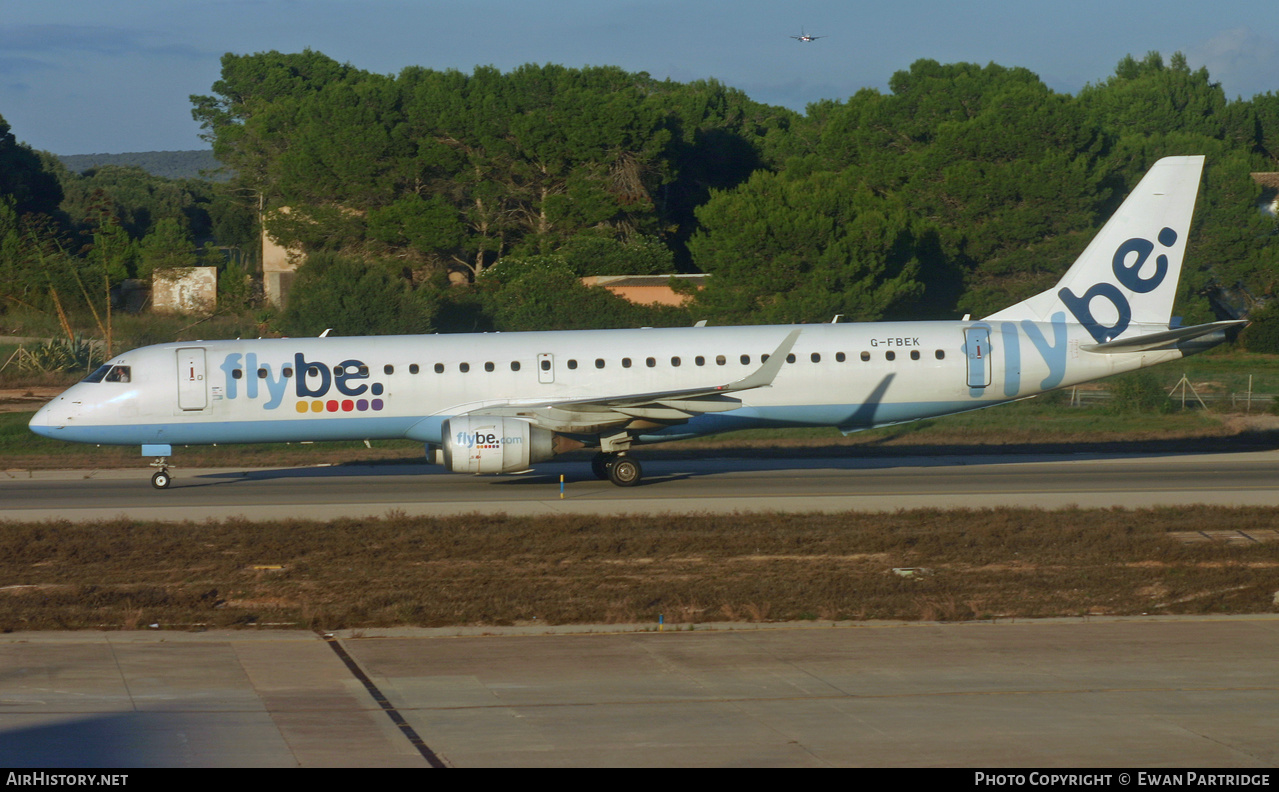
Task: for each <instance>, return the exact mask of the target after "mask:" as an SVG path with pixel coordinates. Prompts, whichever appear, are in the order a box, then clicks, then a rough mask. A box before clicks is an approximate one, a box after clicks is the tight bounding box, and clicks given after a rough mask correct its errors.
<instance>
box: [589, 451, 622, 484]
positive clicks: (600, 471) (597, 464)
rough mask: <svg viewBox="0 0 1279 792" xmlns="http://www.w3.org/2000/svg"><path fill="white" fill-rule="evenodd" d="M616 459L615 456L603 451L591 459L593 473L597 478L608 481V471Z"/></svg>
mask: <svg viewBox="0 0 1279 792" xmlns="http://www.w3.org/2000/svg"><path fill="white" fill-rule="evenodd" d="M615 459H617V456H616V455H615V454H605V453H604V452H603V451H601V452H599V453H598V454H596V455H595V456H593V457H591V472H592V473H594V474H595V478H597V479H599V480H600V481H608V469H609V468H610V467H612V466H613V460H615Z"/></svg>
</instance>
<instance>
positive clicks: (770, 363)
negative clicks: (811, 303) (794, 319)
mask: <svg viewBox="0 0 1279 792" xmlns="http://www.w3.org/2000/svg"><path fill="white" fill-rule="evenodd" d="M799 333H800V329H799V328H798V327H797V328H795V329H794V330H792V331H790V334H789V335H787V336H786V338H784V339H782V343H781V344H779V345H778V346H777V349H776V350H774V351H773V354H771V355H769V356H768V360H766V361H765V362H764V365H762V366H760V367H759V368H757V369H756V370H755V371H754V373H752V374H750V375H749V376H747V377H745V378H743V379H739V380H738V381H737V382H732V383H729V384H728V385H725V386H723V387H722V388H720V389H719V390H720V392H721V393H729V392H731V391H739V390H750V389H751V388H763V387H766V386H768V385H772V384H773V379H774V378H775V377H776V376H777V372H779V371H781V370H782V364H783V363H785V362H786V356H787V355H789V354H790V350H791V347H793V346H795V341H797V340H798V339H799Z"/></svg>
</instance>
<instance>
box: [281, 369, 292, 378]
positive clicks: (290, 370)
mask: <svg viewBox="0 0 1279 792" xmlns="http://www.w3.org/2000/svg"><path fill="white" fill-rule="evenodd" d="M283 371H284V376H285V377H292V376H293V367H292V366H285V367H284V369H283Z"/></svg>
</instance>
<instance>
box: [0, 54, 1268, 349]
mask: <svg viewBox="0 0 1279 792" xmlns="http://www.w3.org/2000/svg"><path fill="white" fill-rule="evenodd" d="M192 102H193V105H194V109H193V115H194V117H195V118H196V119H197V120H198V121H200V122H201V124H202V125H203V127H204V129H205V133H206V136H207V138H208V140H209V141H210V142H211V143H212V146H213V150H214V153H215V154H216V156H217V158H218V160H219V161H220V162H221V163H222V164H223V165H225V166H227V168H228V170H229V171H230V172H232V173H234V174H235V176H234V178H233V180H232V181H231V182H230V183H229V184H227V185H225V186H220V187H217V188H216V189H215V188H214V187H213V186H212V185H209V184H207V183H200V184H201V186H196V183H194V182H189V181H176V182H164V183H163V184H159V183H149V182H147V181H146V180H145V179H144V178H143V176H142V175H139V174H140V172H136V171H130V170H128V169H120V168H115V167H111V166H104V167H100V168H96V169H94V170H91V171H86V172H84V173H80V174H75V173H71V172H69V171H67V170H66V169H65V168H63V169H59V168H58V166H57V165H56V164H54V163H51V162H50V161H49V159H50V158H48V157H44V158H42V157H41V156H40V155H38V154H36V153H34V152H30V151H29V150H26V149H24V148H23V147H21V146H20V145H16V144H13V143H12V141H10V142H9V143H8V144H7V146H8V147H7V148H6V147H5V145H0V158H5V161H6V162H8V161H13V162H16V163H17V166H16V167H15V168H14V169H12V170H10V169H7V168H3V167H0V178H3V179H7V181H4V182H0V193H3V194H4V195H5V196H7V198H6V201H7V204H4V205H0V243H3V244H7V245H12V244H14V243H13V239H15V238H16V239H18V242H19V243H20V246H21V245H26V246H27V247H32V246H33V245H34V242H33V241H32V240H35V239H44V240H45V241H46V242H47V240H48V239H49V237H47V236H45V237H41V236H40V235H39V234H34V233H32V232H31V231H30V227H31V225H30V224H31V223H33V222H36V221H34V220H31V219H30V218H45V219H44V220H42V221H40V222H44V223H46V225H48V224H52V225H53V226H57V227H58V228H60V229H62V232H63V233H64V234H67V233H70V234H76V235H79V236H78V239H79V240H80V243H79V250H82V251H87V252H85V253H84V254H83V255H81V254H80V253H75V252H73V253H72V254H71V255H80V256H81V266H88V264H87V263H85V262H92V261H94V260H95V259H94V257H95V256H96V261H97V263H98V266H100V267H103V268H106V270H107V271H108V272H109V275H108V277H110V278H117V277H120V276H121V275H123V274H129V273H132V274H142V273H145V272H146V271H149V270H150V269H154V268H155V267H162V266H171V265H172V263H174V262H172V261H171V260H169V259H167V258H165V257H164V255H163V251H165V250H170V251H171V250H174V249H176V248H181V247H182V246H181V245H179V244H178V243H177V239H178V237H179V236H180V235H183V234H185V235H188V237H189V239H190V240H191V241H192V243H194V244H192V245H188V246H187V247H188V248H190V249H194V248H195V247H197V246H198V244H199V242H200V241H201V240H203V239H208V238H216V239H217V240H218V242H219V243H222V244H231V245H245V246H249V245H252V244H253V240H254V239H256V236H255V235H256V226H255V225H254V223H255V221H256V218H257V217H258V216H259V215H258V213H259V211H260V212H261V215H260V216H261V217H262V218H263V222H264V224H265V227H266V229H267V230H268V231H269V232H270V233H271V234H272V235H273V236H274V237H275V238H277V239H278V240H280V241H281V242H283V243H285V244H286V245H290V246H294V247H296V248H300V249H302V250H303V251H305V252H306V253H307V254H308V256H309V257H310V261H311V264H308V265H307V266H306V267H304V268H303V270H302V271H301V272H300V273H299V276H298V279H297V281H296V284H295V289H294V298H295V299H294V300H293V302H292V305H291V308H290V310H289V312H288V313H287V314H286V316H285V317H284V321H285V324H286V325H287V328H286V329H288V330H290V331H291V332H309V331H311V330H313V329H316V328H319V329H323V328H322V327H319V325H321V324H322V325H323V326H324V327H334V328H335V330H336V331H338V332H372V331H378V330H381V331H410V330H411V331H425V330H432V329H434V330H445V331H448V330H486V329H528V328H534V327H544V328H554V327H584V326H610V325H635V324H673V323H675V324H678V323H684V322H689V321H692V320H693V319H701V318H706V319H710V320H711V321H713V322H716V323H729V322H748V323H749V322H803V321H829V320H830V318H831V317H832V316H833V315H835V314H843V315H844V316H845V317H846V318H847V319H849V320H873V319H880V318H899V317H906V316H918V317H929V318H950V317H954V316H957V315H959V314H963V313H971V314H973V315H977V316H980V315H983V314H985V313H989V312H991V311H993V310H995V309H997V308H999V307H1002V306H1004V305H1007V304H1009V303H1011V302H1014V301H1016V300H1019V299H1022V298H1024V297H1026V296H1028V295H1030V294H1033V293H1035V292H1037V291H1039V290H1042V289H1044V288H1046V287H1048V286H1050V285H1051V284H1052V283H1053V282H1054V281H1055V279H1056V278H1057V277H1058V276H1059V275H1060V274H1061V272H1062V271H1063V270H1064V269H1065V267H1066V266H1068V265H1069V263H1070V262H1071V261H1072V260H1073V258H1074V257H1075V256H1076V255H1077V254H1078V253H1079V252H1080V251H1081V250H1082V249H1083V247H1084V245H1085V244H1086V243H1087V242H1088V240H1089V238H1090V237H1091V235H1092V233H1093V231H1094V230H1095V229H1096V228H1097V227H1098V226H1099V225H1100V224H1101V223H1102V222H1104V220H1105V219H1106V218H1107V217H1108V216H1109V214H1110V213H1111V212H1112V211H1113V210H1114V209H1115V207H1116V206H1117V205H1118V203H1119V202H1120V201H1121V200H1122V199H1123V197H1124V196H1125V195H1126V193H1127V192H1128V191H1129V190H1130V189H1131V188H1132V187H1133V186H1134V185H1135V184H1136V181H1137V180H1138V179H1139V178H1140V177H1141V176H1142V174H1143V173H1144V172H1145V170H1146V169H1147V168H1148V167H1149V166H1150V165H1151V164H1152V163H1153V162H1154V161H1155V160H1156V159H1158V158H1159V157H1162V156H1167V155H1173V154H1199V153H1201V154H1206V155H1207V158H1208V159H1207V161H1208V167H1207V171H1206V174H1205V180H1204V187H1203V191H1202V192H1201V197H1200V201H1199V208H1198V212H1197V215H1196V221H1195V226H1194V229H1193V231H1192V238H1191V240H1190V251H1189V256H1188V259H1187V260H1188V262H1189V268H1188V271H1187V272H1186V273H1185V274H1184V276H1183V279H1182V295H1181V300H1180V301H1179V306H1180V308H1181V309H1182V310H1183V311H1184V312H1185V313H1186V319H1187V321H1197V320H1204V319H1208V318H1210V317H1209V316H1208V303H1207V301H1206V300H1204V299H1203V298H1202V297H1200V296H1198V292H1199V290H1200V289H1201V288H1202V287H1203V285H1204V284H1205V283H1206V282H1207V280H1208V279H1209V278H1211V277H1215V278H1216V279H1217V280H1219V281H1221V282H1225V283H1232V282H1234V281H1236V280H1238V281H1242V282H1243V283H1245V284H1246V285H1247V286H1249V287H1250V288H1251V289H1252V290H1253V291H1254V292H1257V293H1266V292H1270V291H1273V286H1274V284H1273V280H1274V274H1275V273H1276V271H1279V270H1276V265H1277V264H1279V238H1277V237H1276V226H1275V221H1274V219H1273V218H1271V217H1268V216H1266V215H1263V214H1262V213H1260V212H1259V211H1257V208H1256V207H1257V203H1258V200H1259V198H1260V196H1261V188H1260V187H1258V185H1256V184H1255V183H1254V181H1253V180H1252V178H1251V176H1250V174H1251V173H1252V172H1254V171H1272V170H1279V95H1277V94H1274V93H1268V94H1264V95H1260V96H1256V97H1254V98H1252V99H1251V100H1243V99H1237V100H1234V101H1230V100H1227V98H1226V97H1225V95H1224V93H1223V92H1222V90H1221V88H1220V86H1219V85H1217V84H1216V83H1213V82H1212V81H1211V79H1210V77H1209V75H1208V73H1207V71H1206V70H1204V69H1199V70H1191V69H1190V68H1189V67H1188V65H1187V64H1186V61H1185V58H1184V57H1182V56H1181V55H1175V56H1173V57H1172V58H1170V59H1168V61H1166V62H1165V60H1164V59H1163V58H1162V57H1161V56H1159V55H1158V54H1157V53H1152V54H1150V55H1147V56H1146V57H1144V58H1142V59H1137V58H1133V57H1126V58H1124V59H1123V60H1122V61H1121V62H1120V63H1119V64H1118V66H1117V68H1116V70H1115V73H1114V74H1113V75H1111V76H1110V77H1108V78H1107V79H1106V80H1104V81H1102V82H1098V83H1095V84H1091V85H1088V86H1086V87H1085V88H1084V89H1082V90H1081V91H1079V93H1078V94H1077V95H1073V96H1072V95H1068V94H1061V93H1057V92H1054V91H1052V90H1051V89H1049V88H1048V87H1047V86H1045V85H1044V83H1043V82H1042V81H1041V80H1040V79H1039V78H1038V77H1037V76H1036V75H1035V74H1033V73H1031V72H1029V71H1027V70H1025V69H1020V68H1008V67H1003V66H998V65H995V64H990V65H987V66H978V65H975V64H968V63H955V64H940V63H937V62H935V61H930V60H920V61H917V62H916V63H914V64H912V65H911V66H910V68H909V69H906V70H903V71H899V72H897V73H896V74H894V75H893V76H892V78H891V80H890V82H889V90H888V91H887V92H881V91H878V90H870V89H867V90H863V91H859V92H858V93H857V94H855V95H853V96H851V97H849V98H847V99H845V100H840V101H835V100H831V101H823V102H819V103H816V104H813V105H810V106H809V108H808V110H807V112H806V113H804V114H799V113H795V112H793V111H790V110H786V109H783V108H777V107H771V106H768V105H763V104H760V103H757V102H753V101H751V100H750V99H749V98H748V97H747V96H745V95H744V94H743V93H741V92H740V91H736V90H734V89H732V88H729V87H727V86H724V85H722V84H720V83H717V82H715V81H713V80H707V81H696V82H691V83H675V82H672V81H670V80H656V79H653V78H652V77H651V76H649V75H648V74H645V73H642V72H640V73H630V72H626V71H624V70H621V69H618V68H615V67H591V68H581V69H575V68H568V67H564V66H558V65H553V64H547V65H541V66H538V65H527V66H524V67H521V68H518V69H515V70H513V71H511V72H507V73H502V72H499V71H498V70H496V69H493V68H490V67H480V68H477V69H475V70H474V71H473V72H472V73H470V74H466V73H462V72H458V71H435V70H430V69H424V68H420V67H411V68H408V69H405V70H403V71H402V72H400V73H399V74H397V75H380V74H373V73H370V72H366V71H363V70H360V69H358V68H356V67H354V66H352V65H350V64H342V63H338V62H337V61H334V60H333V59H331V58H329V57H327V56H325V55H323V54H321V53H318V52H314V51H305V52H302V53H295V54H281V53H277V52H268V53H258V54H253V55H235V54H228V55H226V56H224V58H223V61H222V74H221V79H219V80H218V81H217V82H215V83H214V85H213V86H212V91H211V93H210V94H209V95H204V96H193V97H192ZM2 131H3V132H4V133H5V134H6V135H7V134H8V130H7V127H6V128H4V129H3V130H2ZM8 137H9V138H11V137H12V136H11V135H10V136H8ZM4 164H5V163H4V162H0V165H4ZM5 205H7V206H8V209H5V208H4V206H5ZM6 212H8V214H5V213H6ZM59 213H61V215H60V214H59ZM6 218H8V219H7V220H6ZM23 218H28V219H26V220H24V219H23ZM6 223H7V224H8V225H6ZM23 223H27V224H28V225H27V227H28V231H27V232H26V235H25V236H23V235H21V234H19V235H18V237H14V236H13V235H12V234H10V235H9V236H8V237H6V236H4V235H5V234H6V233H7V232H6V231H5V230H4V229H6V228H10V229H12V228H15V227H21V226H22V224H23ZM117 229H118V230H117ZM112 234H115V237H112ZM149 236H150V237H152V239H151V241H150V243H148V242H147V239H148V237H149ZM6 239H8V240H9V241H8V242H4V240H6ZM46 246H47V245H46ZM6 249H7V248H6ZM5 255H6V256H7V255H8V254H5ZM35 258H36V259H38V258H39V257H38V256H36V257H35ZM27 259H28V260H35V259H33V258H32V256H31V255H27ZM5 266H7V265H5ZM698 271H700V272H707V273H711V274H712V275H713V276H714V277H712V278H710V279H709V282H708V284H707V285H706V286H705V288H703V289H702V290H701V291H698V292H697V293H696V294H695V295H694V302H693V303H692V305H691V307H689V308H688V309H685V310H660V311H659V310H656V309H644V308H638V307H635V306H630V305H628V304H625V303H623V302H622V301H620V300H618V299H616V298H612V297H611V296H609V295H606V294H605V293H603V292H602V291H601V290H598V289H587V288H585V287H582V286H581V285H580V283H579V281H578V278H580V277H581V276H583V275H591V274H640V273H648V274H661V273H674V272H698ZM450 276H451V278H452V283H453V284H454V285H452V286H450V285H449V283H450ZM29 280H30V281H31V283H33V284H37V290H38V283H39V279H38V278H32V279H29ZM459 281H461V282H462V283H463V284H464V285H456V284H457V283H458V282H459ZM28 296H30V297H32V299H35V296H34V295H28ZM338 306H340V307H341V308H340V310H339V309H338ZM342 322H346V323H347V324H348V325H349V327H342V326H341V323H342ZM313 325H314V326H315V327H313Z"/></svg>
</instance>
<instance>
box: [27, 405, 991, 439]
mask: <svg viewBox="0 0 1279 792" xmlns="http://www.w3.org/2000/svg"><path fill="white" fill-rule="evenodd" d="M994 403H996V402H984V403H983V402H973V401H969V400H966V401H962V402H902V403H894V404H886V403H881V404H879V405H876V406H875V408H874V409H873V410H867V409H866V407H865V406H864V405H850V404H828V405H807V406H797V407H742V408H741V409H737V410H733V411H732V412H731V413H714V414H707V415H699V416H696V417H695V418H693V419H691V420H690V421H689V422H688V423H685V424H679V425H676V426H672V427H670V428H668V429H663V430H661V431H658V432H654V433H652V434H650V435H645V436H644V438H651V439H653V440H672V439H676V438H681V437H696V436H699V435H708V434H717V433H720V432H730V431H734V430H738V429H758V428H769V427H772V428H776V427H802V426H836V427H839V428H840V429H842V430H845V431H855V430H858V429H869V428H871V427H874V426H883V425H887V424H894V423H902V422H903V421H913V420H916V419H919V418H928V417H931V416H936V415H945V414H948V413H954V412H962V411H964V410H972V409H976V408H979V407H985V406H990V405H991V404H994ZM448 418H449V416H432V417H429V418H424V417H421V416H405V417H390V416H388V417H378V418H373V417H361V418H327V419H324V420H316V421H296V420H289V421H280V420H261V421H225V422H218V423H158V424H133V425H128V426H65V427H60V428H59V427H35V426H33V427H32V431H34V432H36V433H37V434H41V435H44V436H45V437H50V438H53V439H55V440H66V441H69V442H75V443H95V444H99V445H144V444H155V443H162V444H170V445H211V444H213V443H227V444H230V443H284V442H293V443H297V442H305V441H313V442H324V441H334V440H398V439H409V440H416V441H418V442H422V443H435V444H438V443H440V442H441V433H442V425H443V423H444V422H445V421H447V420H448Z"/></svg>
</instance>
